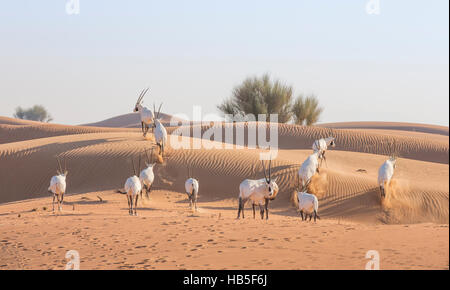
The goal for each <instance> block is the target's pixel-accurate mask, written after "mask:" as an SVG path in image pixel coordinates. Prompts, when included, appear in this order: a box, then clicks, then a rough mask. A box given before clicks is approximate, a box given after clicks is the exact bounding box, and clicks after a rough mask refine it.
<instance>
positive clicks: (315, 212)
mask: <svg viewBox="0 0 450 290" xmlns="http://www.w3.org/2000/svg"><path fill="white" fill-rule="evenodd" d="M316 219H319V220H320V216H319V215H318V214H317V211H316V210H314V222H316Z"/></svg>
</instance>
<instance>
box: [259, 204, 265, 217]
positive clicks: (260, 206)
mask: <svg viewBox="0 0 450 290" xmlns="http://www.w3.org/2000/svg"><path fill="white" fill-rule="evenodd" d="M259 214H260V215H261V219H262V220H263V219H264V207H263V206H262V204H260V205H259Z"/></svg>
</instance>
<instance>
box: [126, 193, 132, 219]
mask: <svg viewBox="0 0 450 290" xmlns="http://www.w3.org/2000/svg"><path fill="white" fill-rule="evenodd" d="M130 198H131V197H130V196H129V195H128V194H127V202H128V214H129V215H131V202H130Z"/></svg>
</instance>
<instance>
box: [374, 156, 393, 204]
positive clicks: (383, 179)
mask: <svg viewBox="0 0 450 290" xmlns="http://www.w3.org/2000/svg"><path fill="white" fill-rule="evenodd" d="M396 162H397V158H396V157H394V156H391V157H390V158H389V159H388V160H386V161H385V162H384V163H383V164H382V165H381V166H380V169H379V170H378V185H379V186H380V191H381V197H383V198H384V197H386V187H388V186H389V184H390V182H391V179H392V176H393V175H394V170H395V163H396Z"/></svg>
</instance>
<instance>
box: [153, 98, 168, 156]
mask: <svg viewBox="0 0 450 290" xmlns="http://www.w3.org/2000/svg"><path fill="white" fill-rule="evenodd" d="M161 107H162V103H161V105H159V109H158V112H157V113H156V110H155V109H156V108H155V105H153V112H154V115H155V117H154V121H153V127H154V128H155V142H156V145H158V147H159V154H160V155H161V156H162V155H163V154H164V149H165V147H166V144H167V131H166V128H164V126H163V124H162V123H161V119H160V113H161Z"/></svg>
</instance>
